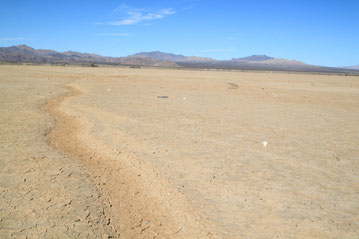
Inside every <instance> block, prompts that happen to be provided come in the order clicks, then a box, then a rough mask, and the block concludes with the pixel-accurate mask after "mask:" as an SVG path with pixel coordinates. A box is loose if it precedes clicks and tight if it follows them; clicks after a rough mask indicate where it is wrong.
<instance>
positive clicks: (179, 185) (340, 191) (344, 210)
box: [0, 66, 359, 238]
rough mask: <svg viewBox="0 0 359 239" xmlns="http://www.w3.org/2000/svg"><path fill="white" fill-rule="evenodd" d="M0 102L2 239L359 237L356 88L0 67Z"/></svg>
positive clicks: (335, 80)
mask: <svg viewBox="0 0 359 239" xmlns="http://www.w3.org/2000/svg"><path fill="white" fill-rule="evenodd" d="M0 99H1V100H0V110H1V116H0V122H1V128H0V143H1V146H0V147H1V148H0V198H1V204H0V237H3V238H11V237H24V238H25V236H28V238H39V237H42V238H65V237H69V238H86V237H89V238H102V237H104V238H111V237H114V238H117V237H120V238H358V236H359V213H358V212H359V176H358V175H359V160H358V159H359V123H358V122H359V77H345V76H324V75H308V74H302V75H301V74H285V73H273V74H270V73H242V72H206V71H189V70H165V69H129V68H76V67H51V66H41V67H40V66H0Z"/></svg>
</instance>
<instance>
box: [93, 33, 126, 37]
mask: <svg viewBox="0 0 359 239" xmlns="http://www.w3.org/2000/svg"><path fill="white" fill-rule="evenodd" d="M96 36H108V37H129V36H132V35H131V34H130V33H99V34H96Z"/></svg>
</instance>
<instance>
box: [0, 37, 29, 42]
mask: <svg viewBox="0 0 359 239" xmlns="http://www.w3.org/2000/svg"><path fill="white" fill-rule="evenodd" d="M23 40H26V39H25V38H24V37H4V38H1V37H0V41H23Z"/></svg>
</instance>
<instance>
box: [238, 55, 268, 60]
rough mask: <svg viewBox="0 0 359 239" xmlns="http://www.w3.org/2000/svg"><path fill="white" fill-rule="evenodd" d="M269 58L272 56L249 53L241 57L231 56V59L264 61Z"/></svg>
mask: <svg viewBox="0 0 359 239" xmlns="http://www.w3.org/2000/svg"><path fill="white" fill-rule="evenodd" d="M271 59H274V58H273V57H270V56H267V55H251V56H246V57H242V58H233V59H232V61H266V60H271Z"/></svg>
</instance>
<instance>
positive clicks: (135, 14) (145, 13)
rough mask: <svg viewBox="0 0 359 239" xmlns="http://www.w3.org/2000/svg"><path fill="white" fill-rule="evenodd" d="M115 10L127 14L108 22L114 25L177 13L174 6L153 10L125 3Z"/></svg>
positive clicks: (131, 23) (133, 22) (128, 23)
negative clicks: (133, 6) (137, 7)
mask: <svg viewBox="0 0 359 239" xmlns="http://www.w3.org/2000/svg"><path fill="white" fill-rule="evenodd" d="M114 11H115V12H118V13H121V14H124V15H125V17H123V19H121V20H118V21H113V22H108V24H110V25H114V26H121V25H133V24H137V23H139V22H144V21H152V20H156V19H161V18H164V17H166V16H169V15H173V14H175V13H176V11H174V10H173V9H172V8H165V9H160V10H155V11H153V10H147V9H136V8H131V7H129V6H127V5H124V4H122V5H121V6H120V7H118V8H116V9H115V10H114Z"/></svg>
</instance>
